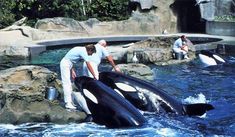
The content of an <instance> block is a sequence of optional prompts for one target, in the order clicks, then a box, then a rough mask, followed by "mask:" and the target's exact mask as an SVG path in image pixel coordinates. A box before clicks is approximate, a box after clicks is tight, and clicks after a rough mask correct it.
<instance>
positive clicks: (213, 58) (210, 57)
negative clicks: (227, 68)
mask: <svg viewBox="0 0 235 137" xmlns="http://www.w3.org/2000/svg"><path fill="white" fill-rule="evenodd" d="M198 57H199V59H200V61H201V62H202V63H203V64H204V66H205V67H208V66H214V65H218V64H224V63H226V61H225V60H224V59H223V58H222V57H220V56H219V55H218V54H216V53H213V52H211V51H208V50H202V51H201V52H200V53H199V54H198Z"/></svg>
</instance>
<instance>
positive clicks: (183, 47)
mask: <svg viewBox="0 0 235 137" xmlns="http://www.w3.org/2000/svg"><path fill="white" fill-rule="evenodd" d="M189 42H190V41H189V40H188V39H187V38H186V36H185V35H182V36H181V37H180V38H178V39H177V40H176V41H175V43H174V45H173V51H174V52H175V53H179V54H180V53H183V55H184V58H185V59H189V57H188V55H187V53H188V44H189Z"/></svg>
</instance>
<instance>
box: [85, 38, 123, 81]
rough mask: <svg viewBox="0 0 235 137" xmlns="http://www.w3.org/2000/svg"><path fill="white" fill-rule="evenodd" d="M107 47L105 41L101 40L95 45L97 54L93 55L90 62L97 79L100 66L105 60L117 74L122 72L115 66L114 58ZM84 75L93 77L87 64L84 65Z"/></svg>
mask: <svg viewBox="0 0 235 137" xmlns="http://www.w3.org/2000/svg"><path fill="white" fill-rule="evenodd" d="M106 46H107V42H106V41H105V40H100V41H99V42H98V43H97V44H95V48H96V53H94V54H92V56H89V60H90V62H91V65H92V67H93V69H94V73H95V76H96V77H97V78H98V77H99V71H98V66H99V64H100V62H101V60H102V59H103V58H106V59H107V60H108V61H109V63H110V64H111V65H112V67H113V69H114V70H115V71H116V72H121V71H120V69H119V68H118V67H117V66H116V65H115V63H114V61H113V57H112V56H111V55H110V54H109V52H108V50H107V48H106ZM83 75H85V76H89V77H93V75H92V74H91V73H90V72H89V70H88V69H87V65H86V64H85V63H83Z"/></svg>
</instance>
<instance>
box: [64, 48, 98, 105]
mask: <svg viewBox="0 0 235 137" xmlns="http://www.w3.org/2000/svg"><path fill="white" fill-rule="evenodd" d="M95 52H96V48H95V46H94V45H92V44H91V45H87V46H85V47H74V48H72V49H71V50H69V51H68V53H67V54H66V55H65V56H64V57H63V59H62V60H61V62H60V71H61V79H62V86H63V91H64V102H65V107H66V108H68V109H76V107H75V106H74V104H73V103H72V102H73V101H72V82H71V78H72V79H75V77H76V73H75V70H74V68H73V64H75V63H77V62H78V61H80V60H81V59H83V60H84V61H85V64H86V65H87V68H88V70H89V71H90V72H91V75H93V77H94V78H95V79H98V77H96V76H95V73H94V69H93V68H92V66H91V64H90V61H89V58H88V56H91V55H92V54H93V53H95Z"/></svg>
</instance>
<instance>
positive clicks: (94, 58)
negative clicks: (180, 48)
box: [88, 44, 109, 65]
mask: <svg viewBox="0 0 235 137" xmlns="http://www.w3.org/2000/svg"><path fill="white" fill-rule="evenodd" d="M95 48H96V53H93V54H92V55H91V56H88V58H89V61H91V62H94V63H95V64H97V65H99V64H100V62H101V59H103V58H105V57H107V56H109V52H108V50H107V49H106V48H105V47H103V46H101V45H100V44H95Z"/></svg>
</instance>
